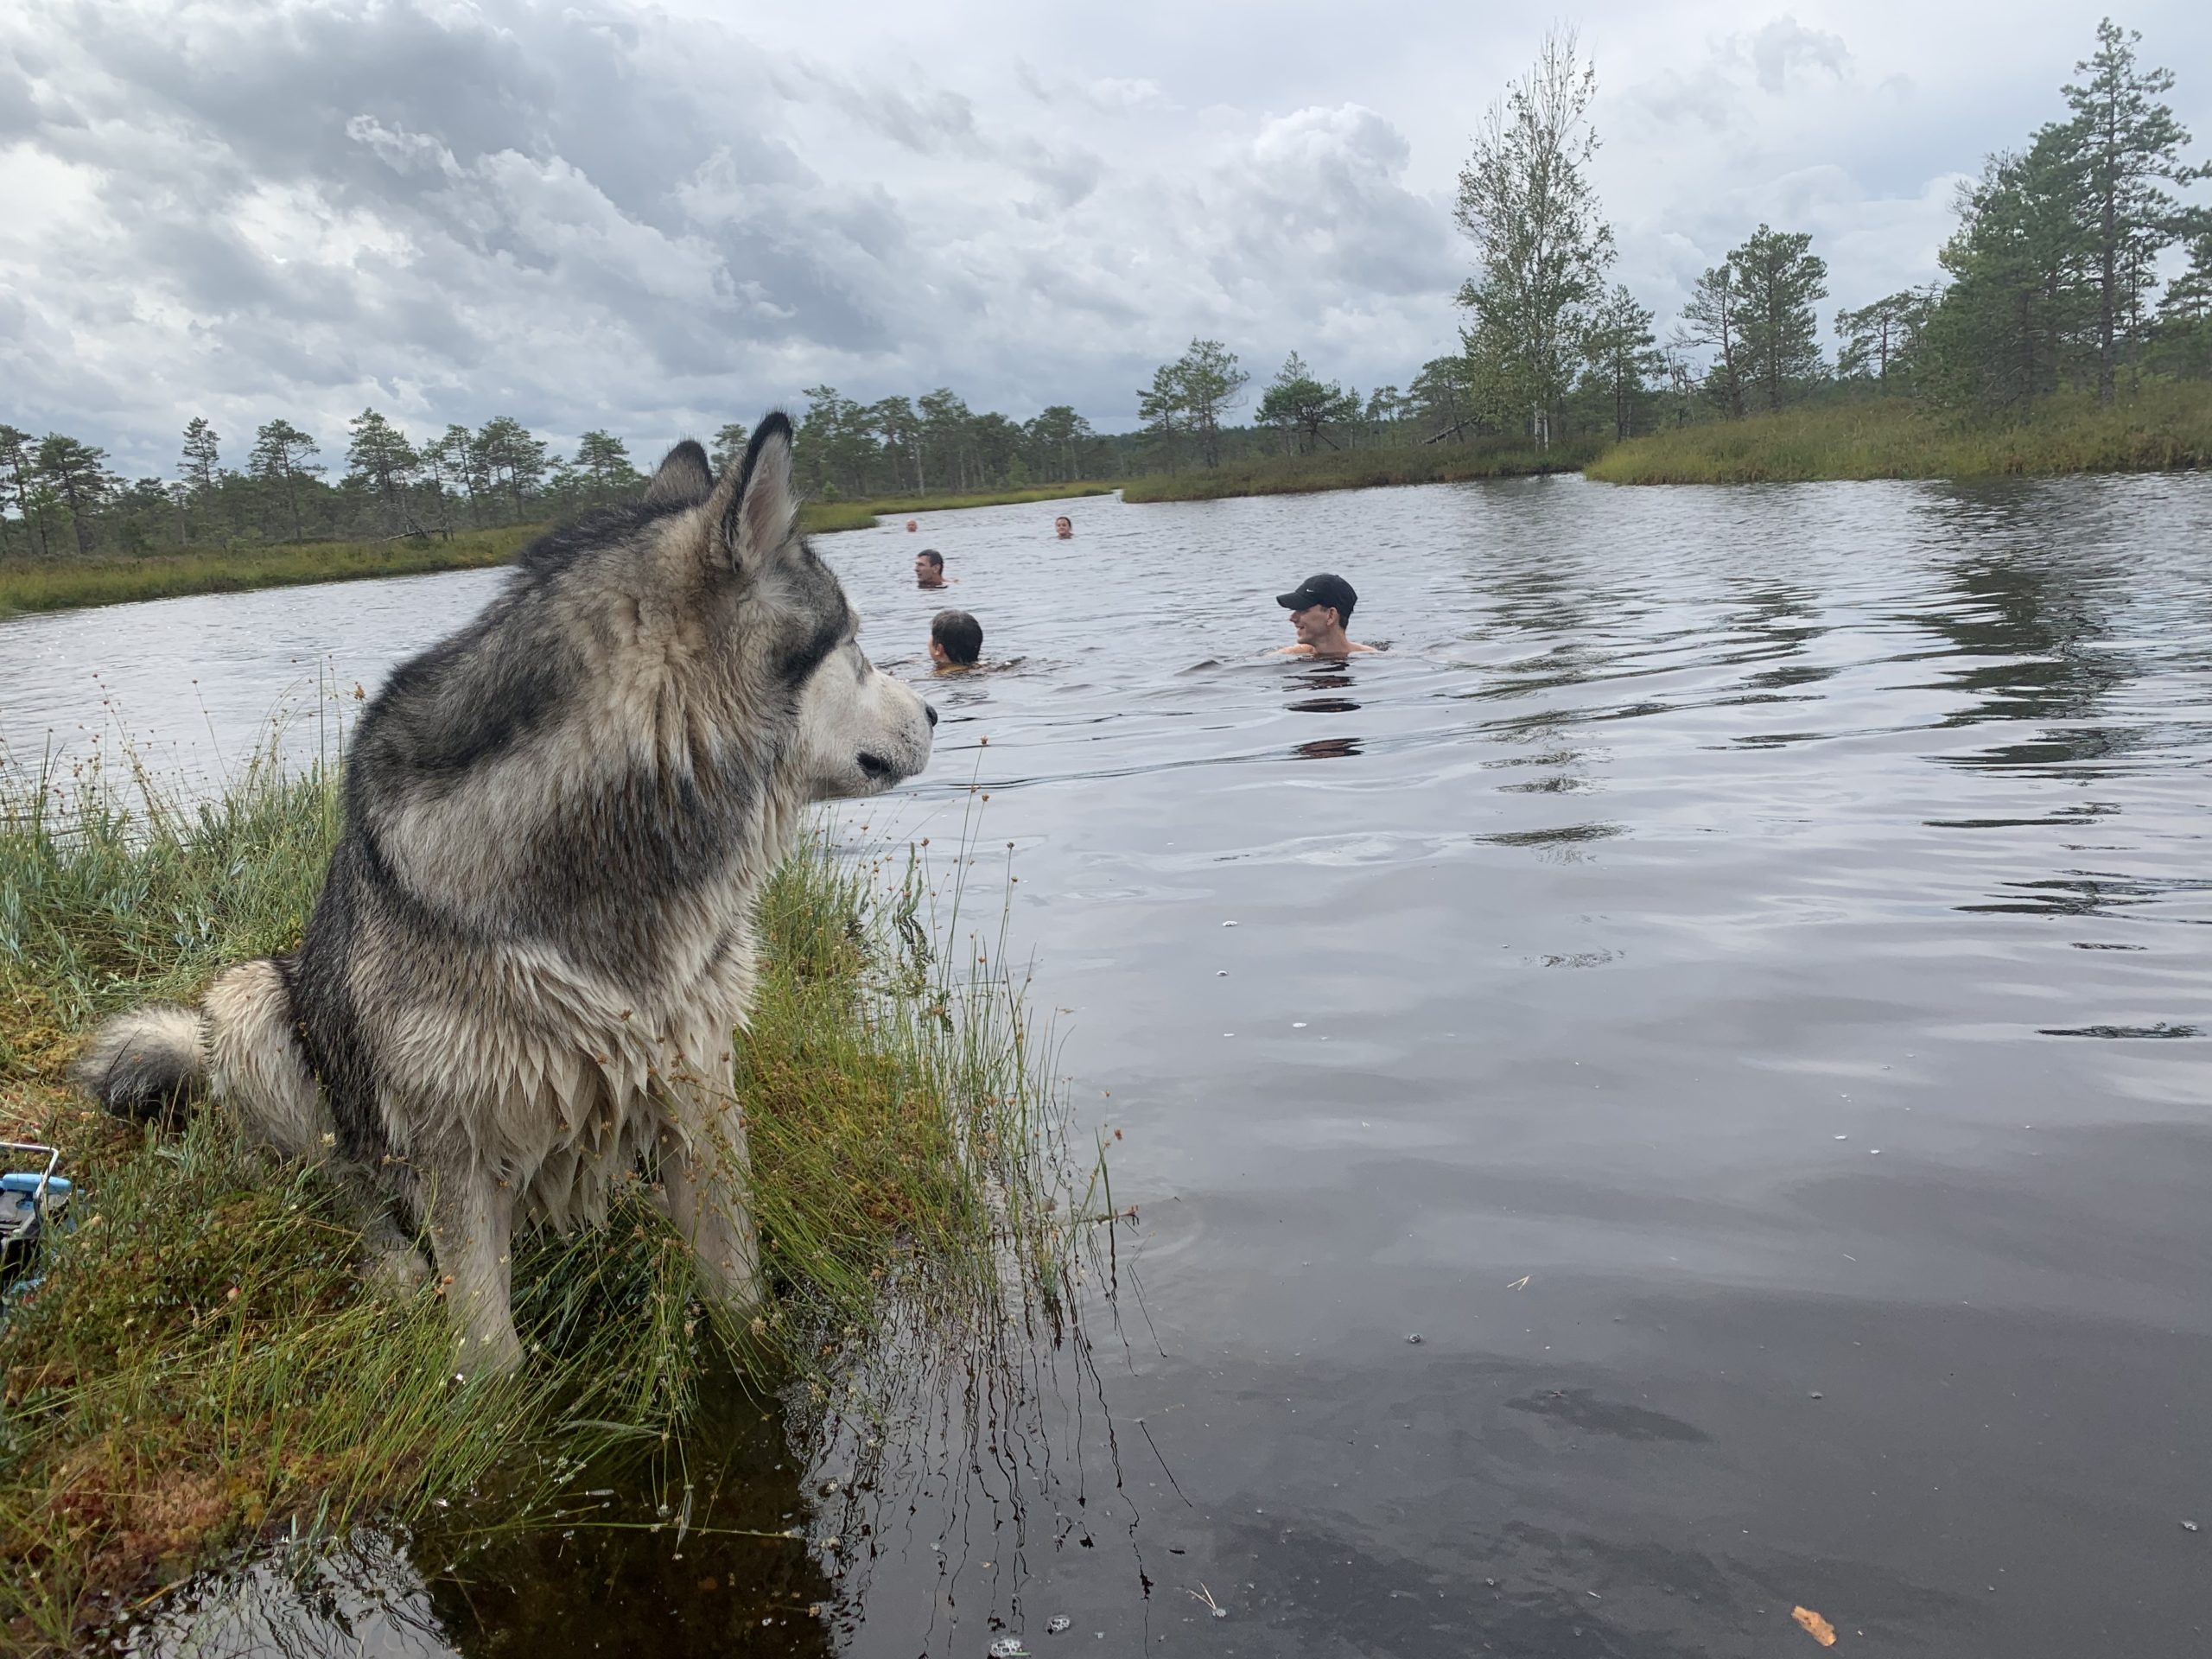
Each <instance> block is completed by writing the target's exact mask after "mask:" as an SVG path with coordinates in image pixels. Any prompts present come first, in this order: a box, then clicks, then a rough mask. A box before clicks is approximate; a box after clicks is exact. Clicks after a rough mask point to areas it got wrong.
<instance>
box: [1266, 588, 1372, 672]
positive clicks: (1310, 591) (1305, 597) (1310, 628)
mask: <svg viewBox="0 0 2212 1659" xmlns="http://www.w3.org/2000/svg"><path fill="white" fill-rule="evenodd" d="M1275 603H1276V604H1278V605H1280V606H1281V607H1283V609H1285V610H1287V611H1288V612H1289V613H1290V626H1292V627H1293V628H1294V629H1296V630H1297V632H1298V643H1297V644H1296V645H1285V646H1283V647H1282V649H1281V650H1280V651H1278V652H1275V653H1274V654H1275V655H1276V656H1278V657H1349V656H1351V655H1352V654H1353V653H1354V652H1368V651H1373V650H1374V649H1375V647H1374V646H1372V645H1355V644H1354V643H1353V642H1352V641H1351V640H1350V639H1346V638H1345V637H1344V625H1345V624H1346V623H1348V622H1350V621H1351V607H1353V606H1355V605H1357V603H1359V595H1358V594H1356V593H1354V592H1353V591H1352V585H1351V583H1350V582H1346V581H1345V580H1344V578H1343V577H1342V576H1332V575H1327V574H1323V575H1318V576H1308V577H1306V580H1305V581H1303V582H1300V583H1299V584H1298V586H1297V587H1295V588H1292V589H1291V590H1290V591H1289V592H1288V593H1287V594H1278V595H1277V596H1276V598H1275Z"/></svg>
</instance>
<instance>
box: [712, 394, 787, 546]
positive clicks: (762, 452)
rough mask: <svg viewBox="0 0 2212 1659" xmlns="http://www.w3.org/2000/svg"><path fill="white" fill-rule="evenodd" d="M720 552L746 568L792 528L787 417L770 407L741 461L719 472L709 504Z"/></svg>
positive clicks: (778, 544)
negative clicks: (727, 470) (729, 468)
mask: <svg viewBox="0 0 2212 1659" xmlns="http://www.w3.org/2000/svg"><path fill="white" fill-rule="evenodd" d="M710 505H711V506H712V508H713V511H714V519H715V542H716V544H717V547H718V549H719V550H720V551H721V555H722V556H723V557H724V558H726V559H728V561H729V563H731V564H732V565H733V566H734V567H735V568H736V569H740V570H751V569H754V568H755V567H756V566H758V565H759V564H760V563H762V562H763V561H764V560H766V559H768V558H771V557H772V556H774V554H775V552H776V550H777V549H778V548H779V547H781V546H783V545H784V543H786V542H788V541H789V540H791V532H792V531H795V530H796V529H798V493H796V492H795V491H794V490H793V489H792V487H791V416H788V415H786V414H785V413H784V412H783V410H771V411H770V412H769V413H768V414H767V415H766V416H765V417H763V419H762V420H761V423H760V426H759V428H758V429H755V431H754V432H753V442H750V443H748V444H747V445H746V447H745V460H744V462H743V463H742V464H741V465H740V466H738V467H734V468H732V469H731V470H730V471H729V472H728V473H725V474H723V475H722V479H721V482H720V483H719V484H717V485H716V486H715V495H714V499H713V501H712V503H711V504H710Z"/></svg>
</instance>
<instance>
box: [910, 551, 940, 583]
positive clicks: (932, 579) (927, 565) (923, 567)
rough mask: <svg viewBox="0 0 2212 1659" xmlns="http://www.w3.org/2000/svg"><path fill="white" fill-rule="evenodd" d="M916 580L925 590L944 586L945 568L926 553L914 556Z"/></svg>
mask: <svg viewBox="0 0 2212 1659" xmlns="http://www.w3.org/2000/svg"><path fill="white" fill-rule="evenodd" d="M914 580H915V581H916V582H919V583H920V584H921V585H922V586H923V587H925V588H942V587H944V564H943V563H940V562H939V561H938V560H936V559H934V558H931V556H929V555H928V554H926V553H917V554H915V555H914Z"/></svg>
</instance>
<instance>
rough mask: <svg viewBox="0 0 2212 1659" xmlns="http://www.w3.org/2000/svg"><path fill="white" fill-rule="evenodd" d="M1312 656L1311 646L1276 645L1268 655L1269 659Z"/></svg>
mask: <svg viewBox="0 0 2212 1659" xmlns="http://www.w3.org/2000/svg"><path fill="white" fill-rule="evenodd" d="M1312 655H1313V646H1311V645H1278V646H1276V647H1275V649H1274V650H1273V651H1271V652H1268V656H1270V657H1311V656H1312Z"/></svg>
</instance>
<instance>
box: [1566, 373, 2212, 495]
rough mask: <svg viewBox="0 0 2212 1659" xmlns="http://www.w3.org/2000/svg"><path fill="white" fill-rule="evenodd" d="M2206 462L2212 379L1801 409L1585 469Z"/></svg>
mask: <svg viewBox="0 0 2212 1659" xmlns="http://www.w3.org/2000/svg"><path fill="white" fill-rule="evenodd" d="M2208 464H2212V384H2207V383H2203V382H2196V383H2189V382H2177V381H2167V382H2154V383H2152V384H2150V385H2145V386H2144V387H2143V388H2142V389H2141V390H2140V391H2137V392H2135V393H2133V394H2123V395H2122V396H2121V397H2119V398H2118V399H2116V400H2115V401H2114V402H2113V403H2111V404H2100V403H2098V402H2097V401H2096V399H2095V398H2094V397H2092V396H2090V395H2089V394H2088V393H2086V392H2083V393H2067V394H2064V395H2062V396H2056V397H2047V398H2044V400H2043V401H2042V402H2040V403H2039V404H2037V405H2036V406H2035V407H2034V408H2033V409H2031V410H2029V411H2028V412H2027V413H2026V414H2025V415H2024V416H2021V417H2019V418H2017V419H2015V418H1999V417H1993V416H1981V417H1974V416H1965V415H1959V414H1952V413H1948V412H1945V411H1943V410H1935V409H1931V408H1929V407H1928V406H1926V405H1924V404H1919V403H1916V402H1914V401H1913V400H1911V399H1910V398H1904V397H1882V398H1870V399H1865V400H1859V401H1853V402H1845V403H1834V404H1805V405H1801V406H1799V407H1797V408H1794V409H1784V410H1776V411H1774V412H1773V413H1770V414H1765V415H1756V416H1751V417H1750V418H1748V419H1745V420H1741V421H1707V422H1702V423H1699V424H1697V425H1695V426H1686V427H1678V428H1675V429H1673V430H1671V431H1665V432H1655V433H1653V434H1651V435H1649V436H1647V437H1641V438H1632V439H1630V441H1629V442H1626V443H1623V444H1620V445H1618V446H1617V447H1616V448H1612V449H1611V450H1609V451H1607V452H1606V453H1605V454H1604V455H1603V456H1601V457H1599V459H1598V460H1596V461H1592V463H1591V464H1590V465H1589V466H1588V467H1586V468H1584V471H1585V472H1586V474H1587V475H1588V476H1590V477H1592V478H1594V479H1599V480H1604V481H1605V482H1606V483H1609V484H1747V483H1759V482H1765V481H1802V480H1813V479H1866V478H1993V477H2005V476H2046V475H2051V474H2064V473H2131V472H2165V471H2170V470H2172V469H2174V468H2177V467H2202V466H2206V465H2208Z"/></svg>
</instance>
